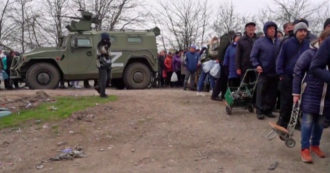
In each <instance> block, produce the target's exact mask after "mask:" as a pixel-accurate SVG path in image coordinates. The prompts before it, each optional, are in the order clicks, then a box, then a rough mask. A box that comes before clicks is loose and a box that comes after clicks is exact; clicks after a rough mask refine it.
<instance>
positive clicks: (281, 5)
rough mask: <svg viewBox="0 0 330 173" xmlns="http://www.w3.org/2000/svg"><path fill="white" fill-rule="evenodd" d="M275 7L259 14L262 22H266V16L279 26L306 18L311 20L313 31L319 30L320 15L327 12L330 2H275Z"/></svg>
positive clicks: (283, 0) (302, 0) (284, 0)
mask: <svg viewBox="0 0 330 173" xmlns="http://www.w3.org/2000/svg"><path fill="white" fill-rule="evenodd" d="M273 2H274V4H275V6H274V5H273V6H272V7H266V8H265V9H264V10H262V11H261V13H260V14H259V18H260V19H262V20H260V21H263V22H264V19H265V16H266V18H268V19H273V20H274V21H276V22H277V23H278V24H284V23H287V22H293V21H294V20H295V19H299V18H305V19H307V20H309V22H310V23H311V24H310V29H311V30H312V31H315V32H316V31H318V30H319V25H318V23H319V17H320V16H319V14H320V13H323V12H325V13H326V11H327V10H326V8H327V7H329V6H328V5H329V2H328V1H327V0H324V1H322V2H319V3H317V2H312V0H273Z"/></svg>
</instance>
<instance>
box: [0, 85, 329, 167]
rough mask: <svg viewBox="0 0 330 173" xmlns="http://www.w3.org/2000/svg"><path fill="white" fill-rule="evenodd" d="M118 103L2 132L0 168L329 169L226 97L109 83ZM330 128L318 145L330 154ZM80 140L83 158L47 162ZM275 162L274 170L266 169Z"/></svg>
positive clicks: (18, 93)
mask: <svg viewBox="0 0 330 173" xmlns="http://www.w3.org/2000/svg"><path fill="white" fill-rule="evenodd" d="M35 92H36V91H29V90H21V91H0V97H19V96H22V95H32V94H34V93H35ZM46 92H47V94H49V95H51V96H58V95H95V94H96V93H95V92H94V91H93V90H54V91H46ZM108 92H110V93H111V94H113V95H117V96H118V100H117V101H116V102H111V103H108V104H105V105H97V106H96V107H94V108H89V109H87V110H85V111H82V112H80V113H78V114H84V115H93V116H92V119H91V120H89V121H84V120H77V119H74V118H71V119H68V120H63V121H60V122H52V123H41V124H36V123H34V122H29V123H27V124H26V125H24V126H23V127H21V128H11V129H4V130H1V131H0V136H1V137H0V172H24V173H29V172H55V173H63V172H72V173H77V172H83V173H85V172H86V173H90V172H95V173H107V172H115V173H117V172H118V173H122V172H123V173H126V172H127V173H128V172H146V173H155V172H157V173H159V172H160V173H162V172H164V173H165V172H171V173H172V172H174V173H194V172H196V173H250V172H251V173H253V172H257V173H265V172H276V173H280V172H283V173H288V172H289V173H293V172H299V173H305V172H306V173H328V172H329V170H330V159H329V158H330V157H329V158H326V159H319V158H317V157H316V156H315V155H313V158H314V161H315V163H314V164H304V163H302V162H301V161H300V155H299V154H300V153H299V152H300V144H299V143H300V142H299V141H300V132H299V131H296V132H297V133H296V135H295V139H296V140H297V146H296V147H295V148H293V149H289V148H287V147H285V145H284V144H283V142H281V141H280V140H279V139H278V138H276V139H274V140H272V141H269V140H267V139H266V138H265V137H264V135H265V134H266V133H267V132H268V131H269V130H270V129H269V126H268V122H269V121H275V119H265V120H262V121H260V120H257V119H256V116H255V115H254V114H250V113H247V111H246V110H243V109H237V110H234V113H233V115H231V116H228V115H226V114H225V109H224V108H225V107H224V105H223V103H219V102H213V101H211V100H210V99H209V96H207V97H206V96H205V97H203V96H196V93H195V92H190V91H183V90H179V89H173V90H171V89H160V90H139V91H134V90H109V91H108ZM329 131H330V130H329V129H327V130H325V131H324V135H323V141H322V145H321V147H322V148H323V150H324V151H325V152H326V154H327V155H328V156H330V132H329ZM75 145H79V146H81V147H82V148H83V150H84V152H85V153H86V155H87V156H86V157H85V158H79V159H75V160H72V161H71V160H70V161H57V162H52V161H48V159H49V158H51V157H54V156H56V154H58V152H59V151H61V150H63V149H64V148H67V147H74V146H75ZM275 162H278V166H277V168H276V169H275V170H274V171H270V170H268V168H269V167H270V166H271V165H272V164H274V163H275Z"/></svg>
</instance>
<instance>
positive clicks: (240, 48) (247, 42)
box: [235, 33, 257, 72]
mask: <svg viewBox="0 0 330 173" xmlns="http://www.w3.org/2000/svg"><path fill="white" fill-rule="evenodd" d="M256 39H257V35H256V34H254V36H253V37H252V38H250V37H248V36H247V35H246V33H245V35H244V36H243V37H242V38H241V39H240V40H239V41H238V43H237V49H236V57H235V64H236V69H241V70H242V71H243V72H244V71H245V70H247V69H248V68H252V64H251V62H250V54H251V50H252V47H253V44H254V41H255V40H256Z"/></svg>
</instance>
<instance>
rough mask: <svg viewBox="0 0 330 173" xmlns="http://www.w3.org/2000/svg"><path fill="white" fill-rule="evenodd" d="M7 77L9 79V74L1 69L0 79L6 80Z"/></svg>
mask: <svg viewBox="0 0 330 173" xmlns="http://www.w3.org/2000/svg"><path fill="white" fill-rule="evenodd" d="M6 79H8V74H7V73H6V72H5V71H4V70H1V71H0V80H6Z"/></svg>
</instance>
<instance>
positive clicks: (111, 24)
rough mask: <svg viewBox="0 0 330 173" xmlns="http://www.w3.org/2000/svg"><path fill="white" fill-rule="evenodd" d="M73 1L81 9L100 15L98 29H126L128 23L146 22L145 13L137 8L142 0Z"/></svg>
mask: <svg viewBox="0 0 330 173" xmlns="http://www.w3.org/2000/svg"><path fill="white" fill-rule="evenodd" d="M73 2H74V4H75V5H76V6H77V7H78V8H79V9H82V10H88V11H91V12H93V13H94V14H95V15H96V16H97V17H98V19H99V21H100V22H99V23H98V24H97V25H96V30H102V29H104V30H114V29H124V28H125V27H126V26H128V25H132V24H137V23H141V22H144V19H143V16H144V15H141V14H139V13H138V12H137V10H136V9H137V8H138V7H140V6H142V5H143V3H142V1H140V0H93V1H85V0H73ZM133 10H135V13H133Z"/></svg>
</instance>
